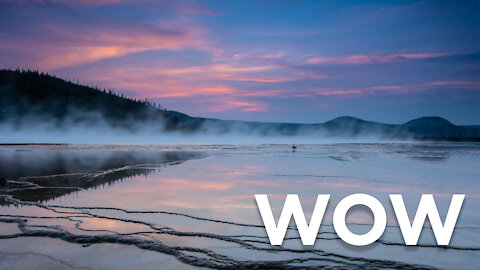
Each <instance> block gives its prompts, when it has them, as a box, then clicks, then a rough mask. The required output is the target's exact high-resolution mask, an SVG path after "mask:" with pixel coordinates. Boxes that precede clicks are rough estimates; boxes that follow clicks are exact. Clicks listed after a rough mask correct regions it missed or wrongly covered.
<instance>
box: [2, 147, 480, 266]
mask: <svg viewBox="0 0 480 270" xmlns="http://www.w3.org/2000/svg"><path fill="white" fill-rule="evenodd" d="M0 161H1V164H0V170H1V173H0V177H2V179H1V183H0V193H1V196H2V198H3V201H2V203H1V206H0V207H1V208H0V212H1V216H0V234H1V238H2V239H0V258H1V260H0V261H1V263H0V268H4V267H8V266H15V267H18V268H20V267H26V268H29V267H31V266H32V265H35V266H37V267H38V266H39V265H41V266H43V267H44V268H45V269H47V268H48V269H56V268H59V269H62V268H65V267H70V268H71V267H78V268H85V269H112V268H116V269H129V268H131V266H132V264H133V265H135V266H136V267H138V268H144V269H158V268H159V266H161V265H163V267H164V268H185V269H188V268H194V267H202V266H203V267H210V268H239V269H241V268H245V269H248V268H252V267H258V268H262V267H263V268H284V269H286V268H288V269H290V268H295V267H304V268H305V267H312V268H316V267H323V266H339V267H340V268H347V269H350V268H358V267H363V268H403V269H409V268H411V269H415V268H444V269H451V268H457V269H458V268H461V269H478V267H479V266H480V244H479V243H480V225H479V224H480V214H479V212H478V209H479V207H480V198H479V197H480V195H479V194H480V184H479V181H478V180H479V179H480V170H479V167H480V144H466V143H457V144H455V143H436V144H417V143H406V144H325V145H298V146H297V149H296V151H292V148H291V146H290V145H266V144H262V145H37V146H31V145H20V146H0ZM263 193H265V194H269V199H270V203H271V205H272V210H273V211H274V215H275V217H276V218H277V219H278V216H279V214H280V211H281V208H282V206H283V202H284V199H285V196H286V194H289V193H293V194H298V195H299V197H300V199H301V201H302V205H303V208H304V211H305V212H306V214H307V215H309V214H310V213H311V211H312V209H313V205H314V202H315V200H316V196H317V194H331V198H330V201H329V206H328V208H327V211H326V213H325V217H324V219H323V222H322V226H321V229H320V234H319V235H318V239H317V241H316V244H315V246H313V247H303V246H302V245H301V241H300V240H299V237H298V232H297V231H296V230H295V229H294V228H291V229H289V231H288V232H287V235H286V239H285V241H284V244H283V246H281V247H275V246H271V245H270V244H269V241H268V238H267V236H266V232H265V228H264V227H263V223H262V220H261V218H260V214H259V211H258V209H257V206H256V203H255V199H254V194H263ZM354 193H367V194H370V195H373V196H374V197H376V198H377V199H378V200H380V201H381V202H382V204H383V205H384V207H385V209H386V212H387V216H388V226H387V229H386V231H385V233H384V234H383V236H382V237H381V238H380V240H379V241H377V242H376V243H374V244H371V245H369V246H366V247H353V246H350V245H348V244H346V243H344V242H343V241H341V240H339V238H338V237H337V235H336V234H335V233H334V230H333V227H332V215H333V210H334V207H335V206H336V205H337V203H338V202H339V201H340V200H341V199H343V198H344V197H346V196H348V195H350V194H354ZM391 193H400V194H402V195H403V198H404V201H405V204H406V207H407V209H408V213H409V215H410V217H413V215H414V213H415V211H416V207H417V206H418V202H419V199H420V196H421V194H425V193H431V194H434V196H435V201H436V204H437V207H438V209H439V212H440V215H441V217H442V219H444V217H445V215H446V211H447V209H448V206H449V203H450V199H451V195H452V194H458V193H461V194H466V199H465V202H464V205H463V208H462V212H461V213H460V217H459V219H458V221H457V226H456V229H455V232H454V234H453V236H452V240H451V242H450V245H449V246H448V247H446V248H441V247H438V246H436V242H435V239H434V237H433V233H432V231H431V229H430V228H429V225H428V224H425V228H424V229H423V232H422V234H421V237H420V241H419V246H416V247H406V246H404V244H403V239H402V236H401V233H400V230H399V228H398V226H397V224H396V219H395V217H394V215H393V209H392V207H391V204H390V200H389V197H388V194H391ZM307 218H308V217H307ZM347 221H348V222H349V228H350V229H351V230H352V231H354V232H357V233H364V232H367V231H368V230H369V229H370V228H371V224H372V216H371V213H370V212H369V211H367V210H366V209H364V208H362V207H356V208H353V209H352V210H351V211H349V213H348V216H347ZM291 225H293V223H291ZM35 258H37V259H35ZM87 258H88V259H87ZM39 261H40V262H42V263H38V262H39Z"/></svg>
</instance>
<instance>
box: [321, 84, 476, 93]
mask: <svg viewBox="0 0 480 270" xmlns="http://www.w3.org/2000/svg"><path fill="white" fill-rule="evenodd" d="M440 86H449V87H451V88H453V89H471V90H480V82H476V81H439V82H431V83H422V84H414V85H389V86H373V87H362V88H357V89H328V88H326V89H319V91H317V92H316V94H317V95H320V96H343V95H350V96H352V95H366V94H375V92H380V91H381V92H390V93H393V94H401V93H408V92H418V91H427V90H432V89H435V88H438V87H440Z"/></svg>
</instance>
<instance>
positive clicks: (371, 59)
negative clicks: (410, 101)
mask: <svg viewBox="0 0 480 270" xmlns="http://www.w3.org/2000/svg"><path fill="white" fill-rule="evenodd" d="M448 55H453V53H412V54H386V55H361V54H359V55H347V56H338V57H310V58H307V59H306V60H305V63H307V64H334V65H335V64H378V63H393V62H403V61H408V60H418V59H428V58H436V57H442V56H448Z"/></svg>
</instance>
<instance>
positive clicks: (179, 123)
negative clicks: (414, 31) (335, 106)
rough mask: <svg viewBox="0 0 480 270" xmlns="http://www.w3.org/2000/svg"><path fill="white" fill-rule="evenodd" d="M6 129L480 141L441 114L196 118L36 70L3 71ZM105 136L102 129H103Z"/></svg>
mask: <svg viewBox="0 0 480 270" xmlns="http://www.w3.org/2000/svg"><path fill="white" fill-rule="evenodd" d="M0 96H1V98H0V109H1V111H0V128H1V127H2V126H6V125H9V126H12V127H14V128H15V129H17V130H22V129H30V130H31V129H32V128H35V127H36V126H39V125H43V126H48V127H49V128H50V129H59V130H66V129H69V128H72V127H79V126H81V127H85V128H89V129H94V128H98V127H101V128H108V129H112V130H115V131H116V132H119V133H121V132H129V133H132V132H138V131H142V130H143V131H145V130H148V131H150V132H153V133H168V132H172V131H175V132H180V133H188V134H197V133H208V134H215V135H222V134H232V133H233V134H238V135H243V134H249V135H257V136H308V137H315V138H320V139H321V138H337V137H338V138H340V137H341V138H359V137H374V138H378V139H395V140H397V139H417V140H440V141H480V126H458V125H454V124H452V123H451V122H449V121H448V120H446V119H443V118H440V117H422V118H418V119H414V120H411V121H409V122H407V123H404V124H401V125H393V124H383V123H377V122H370V121H365V120H362V119H358V118H355V117H339V118H336V119H333V120H330V121H328V122H325V123H319V124H295V123H266V122H244V121H227V120H217V119H208V118H198V117H190V116H188V115H186V114H183V113H179V112H176V111H168V110H166V109H164V108H163V107H162V106H161V105H157V104H153V103H151V102H149V101H148V100H135V99H131V98H126V97H124V96H123V95H119V94H116V93H114V92H112V91H110V90H102V89H98V88H97V87H89V86H85V85H80V84H78V83H73V82H69V81H66V80H63V79H60V78H56V77H55V76H51V75H48V74H43V73H38V72H36V71H20V70H5V69H4V70H0ZM99 135H101V134H99Z"/></svg>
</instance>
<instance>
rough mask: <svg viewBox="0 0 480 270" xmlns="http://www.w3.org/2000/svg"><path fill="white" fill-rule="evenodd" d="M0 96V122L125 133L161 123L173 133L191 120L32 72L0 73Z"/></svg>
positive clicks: (161, 109)
mask: <svg viewBox="0 0 480 270" xmlns="http://www.w3.org/2000/svg"><path fill="white" fill-rule="evenodd" d="M0 95H1V97H2V98H1V99H0V108H1V113H0V122H7V121H8V122H15V123H22V124H35V123H39V122H49V123H52V124H55V125H57V126H59V127H60V126H62V125H66V124H75V123H77V124H80V123H82V124H87V125H93V126H95V125H98V124H107V125H111V126H112V127H118V128H124V129H127V130H128V129H134V128H135V127H136V123H139V122H142V123H146V122H153V123H151V124H155V122H162V123H163V124H165V129H169V130H174V129H179V128H180V129H185V128H186V126H182V125H181V123H183V122H185V121H186V120H188V119H191V117H189V116H187V115H185V114H182V113H179V112H175V111H167V110H165V109H163V108H162V107H161V106H160V105H156V104H153V103H151V102H149V101H148V100H136V99H131V98H126V97H124V96H123V95H120V94H116V93H114V92H112V91H111V90H105V89H103V90H101V89H98V88H97V87H89V86H84V85H80V84H77V83H73V82H69V81H66V80H63V79H60V78H56V77H55V76H51V75H48V74H44V73H38V72H36V71H19V70H15V71H12V70H0ZM99 120H101V121H99ZM30 121H33V122H35V123H33V122H32V123H29V122H30ZM193 122H194V121H193ZM189 128H195V126H194V123H189Z"/></svg>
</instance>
